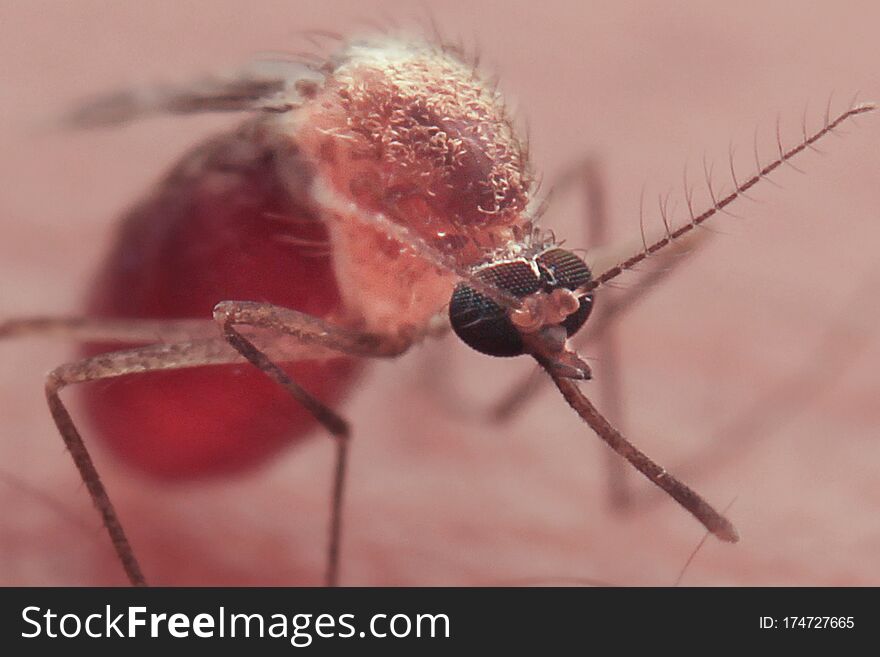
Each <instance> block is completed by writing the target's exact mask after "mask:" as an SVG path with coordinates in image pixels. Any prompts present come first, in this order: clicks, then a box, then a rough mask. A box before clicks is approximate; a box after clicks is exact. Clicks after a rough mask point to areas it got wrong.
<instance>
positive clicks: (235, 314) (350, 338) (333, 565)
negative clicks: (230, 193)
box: [214, 301, 412, 586]
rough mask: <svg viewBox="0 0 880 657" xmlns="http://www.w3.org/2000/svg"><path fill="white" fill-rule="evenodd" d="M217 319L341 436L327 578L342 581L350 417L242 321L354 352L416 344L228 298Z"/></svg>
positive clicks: (387, 352) (230, 338)
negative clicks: (302, 381) (316, 393)
mask: <svg viewBox="0 0 880 657" xmlns="http://www.w3.org/2000/svg"><path fill="white" fill-rule="evenodd" d="M214 319H215V321H216V322H217V323H218V324H220V328H221V329H222V331H223V337H224V338H226V341H227V342H228V343H229V344H230V345H232V347H233V348H234V349H235V350H236V351H237V352H238V353H240V354H241V355H242V356H244V358H245V359H247V361H248V362H250V363H251V364H252V365H253V366H254V367H256V368H258V369H259V370H261V371H262V372H263V373H264V374H266V376H268V377H269V378H270V379H272V380H273V381H275V382H276V383H277V384H278V385H280V386H281V387H283V388H284V389H285V390H287V392H289V393H290V394H291V396H293V398H294V399H296V400H297V401H298V402H299V403H300V404H302V405H303V406H304V407H305V408H306V409H307V410H308V411H309V413H311V414H312V415H313V416H314V417H315V419H317V420H318V421H319V422H320V423H321V424H322V425H323V426H324V427H325V428H326V429H327V430H328V431H329V432H330V433H331V434H332V435H333V437H334V438H335V439H336V465H335V467H334V472H333V488H332V493H331V497H330V499H331V503H330V535H329V537H328V542H327V570H326V575H325V583H326V585H327V586H336V585H337V584H338V583H339V554H340V545H341V542H342V504H343V499H344V496H345V480H346V473H347V469H348V448H349V438H350V435H351V431H350V427H349V425H348V422H346V421H345V420H344V419H343V418H341V417H340V416H339V415H337V414H336V413H335V412H334V411H333V410H332V409H330V408H328V407H327V406H325V405H324V404H322V403H321V402H320V400H318V399H316V398H315V397H313V396H312V395H310V394H309V393H308V392H307V391H306V390H304V389H303V388H302V387H301V386H300V385H298V384H297V383H296V382H295V381H294V380H293V379H291V378H290V376H289V375H288V374H287V373H286V372H285V371H284V370H283V369H281V368H280V367H279V366H278V365H277V364H276V363H275V362H273V361H272V359H271V358H270V357H269V356H268V355H267V354H266V353H265V352H263V351H261V350H260V349H259V348H258V347H257V346H256V345H255V344H254V343H253V342H251V341H250V340H249V339H248V338H246V337H245V336H244V335H242V334H241V333H240V332H239V331H238V330H236V328H235V327H236V326H247V327H251V328H256V329H269V330H272V331H273V332H278V333H280V334H282V335H289V336H292V337H294V338H296V339H297V340H301V341H302V342H304V343H306V344H314V345H317V346H321V347H324V348H327V349H332V350H334V351H339V352H342V353H346V354H349V355H352V356H369V357H374V358H386V357H394V356H398V355H400V354H402V353H403V352H404V351H406V350H407V349H408V348H409V346H410V345H411V343H412V341H411V339H407V338H403V337H395V336H384V335H378V334H371V333H359V332H355V331H348V330H346V329H341V328H339V327H336V326H333V325H331V324H328V323H327V322H324V321H323V320H320V319H317V318H315V317H311V316H309V315H305V314H303V313H301V312H297V311H295V310H290V309H287V308H281V307H279V306H273V305H271V304H261V303H254V302H248V301H224V302H221V303H219V304H217V305H216V306H215V307H214Z"/></svg>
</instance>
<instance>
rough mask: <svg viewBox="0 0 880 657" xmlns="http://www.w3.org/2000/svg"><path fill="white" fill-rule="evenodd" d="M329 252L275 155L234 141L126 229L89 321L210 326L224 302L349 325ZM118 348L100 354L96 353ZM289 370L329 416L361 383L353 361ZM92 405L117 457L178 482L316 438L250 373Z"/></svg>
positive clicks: (237, 369) (90, 393)
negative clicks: (341, 319)
mask: <svg viewBox="0 0 880 657" xmlns="http://www.w3.org/2000/svg"><path fill="white" fill-rule="evenodd" d="M327 240H328V237H327V233H326V229H325V227H324V226H323V224H322V223H321V222H320V220H319V219H318V218H317V217H316V216H315V215H314V214H313V213H312V212H311V211H310V210H309V209H308V208H306V207H305V205H304V204H303V203H302V202H301V201H298V200H296V199H294V198H292V196H291V194H290V193H289V191H288V189H287V187H286V186H285V185H283V184H282V183H281V181H280V180H279V177H278V174H277V172H276V168H275V159H274V156H273V154H272V152H271V151H270V150H267V149H263V148H260V147H259V146H256V145H255V144H254V143H252V142H251V141H250V140H249V139H248V138H246V137H245V136H240V135H238V134H236V135H230V136H225V137H222V138H219V139H216V140H214V141H211V142H209V143H207V144H206V145H204V146H202V147H200V148H198V149H196V150H195V151H193V152H192V153H191V154H190V155H189V156H187V157H186V158H185V159H184V161H183V162H182V163H181V164H180V165H179V166H178V167H177V168H176V169H175V170H174V171H172V173H171V174H170V175H169V176H168V177H167V178H166V179H165V180H164V181H163V182H162V183H161V184H160V186H159V187H158V189H157V190H156V192H155V193H154V194H153V195H152V196H151V197H149V198H148V199H147V200H146V201H145V202H143V203H142V204H141V205H139V206H137V207H136V208H135V209H134V210H133V211H132V212H130V213H129V215H128V216H127V217H126V218H125V221H124V223H123V225H122V227H121V232H120V234H119V235H118V237H117V241H116V244H115V245H114V247H113V250H112V251H111V253H110V255H109V257H108V259H107V261H106V262H105V263H104V265H103V268H102V270H101V272H100V273H99V276H98V278H97V280H96V282H95V285H94V287H93V289H92V293H91V296H90V299H89V302H88V308H87V310H88V313H89V314H90V315H91V316H97V317H117V318H119V317H131V318H153V319H156V318H202V319H209V318H210V317H211V315H212V310H213V308H214V305H215V304H216V303H217V302H219V301H223V300H229V299H232V300H249V301H266V302H270V303H273V304H276V305H280V306H285V307H287V308H292V309H295V310H299V311H302V312H304V313H308V314H310V315H313V316H316V317H322V318H331V319H332V318H334V317H337V316H341V315H342V314H343V313H342V309H341V307H340V304H341V301H340V295H339V290H338V286H337V281H336V278H335V275H334V272H333V267H332V256H331V255H330V252H329V244H328V243H327ZM218 335H219V329H218ZM120 348H121V347H120V346H119V345H89V346H87V348H86V352H87V353H88V354H89V355H92V354H95V353H99V352H101V351H107V350H109V349H112V350H117V349H120ZM284 368H285V369H286V370H287V371H288V372H289V373H290V374H291V375H292V376H293V378H294V379H295V380H296V381H297V382H298V383H299V384H300V385H302V386H303V387H304V388H305V389H306V390H308V391H309V392H311V393H312V394H314V395H316V396H317V397H318V398H319V399H321V400H322V401H323V402H325V403H327V404H329V405H331V406H332V405H334V404H335V403H336V402H337V401H339V400H340V398H341V397H342V396H343V395H344V394H345V392H346V391H347V389H348V388H349V387H350V384H351V383H352V381H353V380H354V378H355V374H356V371H357V369H358V368H357V364H356V362H355V361H354V360H352V359H349V358H339V359H334V360H331V361H323V362H319V361H302V362H298V363H292V364H286V365H284ZM83 394H84V397H85V404H86V408H87V411H88V413H89V414H90V416H91V419H92V422H93V425H95V428H96V429H97V431H98V432H99V433H100V434H101V436H102V437H103V438H104V440H105V441H106V442H107V443H108V444H109V445H110V447H111V448H112V449H113V451H114V452H115V453H116V454H117V455H119V456H120V457H121V458H122V459H123V460H125V461H126V462H127V463H129V464H131V465H133V466H135V467H137V468H138V469H141V470H143V471H146V472H147V473H149V474H152V475H156V476H162V477H167V478H186V477H194V476H203V475H215V474H223V473H228V472H233V471H237V470H241V469H243V468H246V467H248V466H251V465H254V464H257V463H259V462H260V461H262V460H264V459H266V458H268V457H270V456H271V455H272V454H274V453H275V452H277V451H278V450H279V449H281V448H283V447H284V446H285V445H287V444H289V443H291V442H292V441H295V440H297V439H298V438H301V437H302V436H304V435H305V434H306V433H307V432H308V431H309V430H311V429H313V428H314V427H315V424H316V423H315V421H314V420H313V419H312V417H311V416H310V415H309V414H308V413H307V412H306V411H305V410H304V409H303V408H302V407H301V406H300V405H299V404H297V403H296V402H295V401H294V400H292V399H291V398H290V397H289V395H288V394H287V393H286V392H285V391H284V390H283V389H281V388H280V387H279V386H278V385H277V384H275V383H273V382H272V381H271V380H269V379H268V378H267V377H266V376H265V375H264V374H263V373H261V372H259V371H258V370H257V369H255V368H254V367H252V366H251V365H249V364H242V365H227V366H211V367H199V368H193V369H187V370H176V371H165V372H151V373H147V374H138V375H129V376H125V377H120V378H117V379H111V380H109V381H103V382H99V383H96V384H91V385H89V386H86V387H85V390H84V393H83Z"/></svg>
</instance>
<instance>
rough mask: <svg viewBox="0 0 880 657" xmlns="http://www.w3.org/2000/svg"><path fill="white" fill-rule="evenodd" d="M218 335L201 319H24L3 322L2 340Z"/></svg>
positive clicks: (134, 341)
mask: <svg viewBox="0 0 880 657" xmlns="http://www.w3.org/2000/svg"><path fill="white" fill-rule="evenodd" d="M215 335H217V327H216V325H215V324H214V323H213V322H211V321H209V320H200V319H161V320H152V319H109V318H108V319H94V318H88V317H48V316H47V317H22V318H16V319H10V320H6V321H0V339H4V338H19V337H31V336H33V337H43V336H46V337H60V338H66V339H68V340H76V341H78V342H120V343H125V344H138V343H143V344H152V343H155V342H185V341H188V340H195V339H198V338H208V337H212V336H215Z"/></svg>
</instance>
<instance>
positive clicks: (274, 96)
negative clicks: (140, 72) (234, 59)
mask: <svg viewBox="0 0 880 657" xmlns="http://www.w3.org/2000/svg"><path fill="white" fill-rule="evenodd" d="M320 79H321V74H320V72H319V71H318V70H317V69H315V68H314V67H313V66H311V65H307V64H299V63H294V62H266V63H262V64H260V65H255V66H253V67H251V68H250V69H248V70H245V71H242V72H240V73H238V74H236V75H233V76H228V77H213V78H206V79H203V80H200V81H197V82H194V83H191V84H187V85H181V86H159V87H153V88H143V89H129V90H123V91H119V92H116V93H111V94H107V95H104V96H98V97H96V98H93V99H91V100H89V101H86V102H85V103H83V104H82V105H81V106H79V107H76V108H74V109H73V110H72V111H70V112H68V113H67V114H66V115H65V116H63V117H62V125H64V126H66V127H68V128H76V129H79V128H96V127H112V126H119V125H123V124H125V123H128V122H131V121H134V120H138V119H143V118H146V117H149V116H154V115H160V114H174V115H183V114H198V113H202V112H257V111H263V112H286V111H289V110H291V109H295V108H296V107H298V106H299V104H300V102H301V101H302V99H303V97H305V96H306V95H308V93H309V92H310V90H311V89H313V88H314V86H315V85H316V84H317V83H318V82H319V81H320Z"/></svg>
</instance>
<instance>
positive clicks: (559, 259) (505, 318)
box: [449, 245, 593, 357]
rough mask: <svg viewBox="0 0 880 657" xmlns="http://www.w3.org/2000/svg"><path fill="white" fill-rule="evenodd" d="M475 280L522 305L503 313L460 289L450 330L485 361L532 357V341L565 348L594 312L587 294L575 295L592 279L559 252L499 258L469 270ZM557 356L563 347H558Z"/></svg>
mask: <svg viewBox="0 0 880 657" xmlns="http://www.w3.org/2000/svg"><path fill="white" fill-rule="evenodd" d="M473 276H474V278H476V279H477V280H479V281H481V282H483V283H487V284H489V285H491V286H493V287H496V288H498V289H500V290H502V291H504V292H507V293H509V294H511V295H513V296H515V297H516V298H518V299H520V300H521V301H522V304H521V306H520V307H519V308H507V307H504V306H503V305H502V304H501V303H499V302H497V301H495V300H493V299H491V298H489V297H488V296H486V295H485V294H483V293H481V292H477V290H475V289H474V288H473V287H472V286H471V285H468V284H467V283H466V282H464V283H460V284H459V285H458V286H457V287H456V288H455V291H454V292H453V294H452V300H451V301H450V303H449V320H450V323H451V325H452V330H453V331H455V334H456V335H457V336H458V337H459V338H461V339H462V340H463V341H464V342H465V344H467V345H468V346H469V347H471V348H473V349H476V350H477V351H479V352H481V353H484V354H487V355H489V356H501V357H509V356H520V355H522V354H525V353H530V348H529V344H530V343H532V342H533V337H534V336H537V335H539V334H540V335H541V336H542V338H541V339H542V341H544V342H546V341H547V340H551V341H552V340H557V341H559V342H560V343H564V341H565V339H567V338H569V337H571V336H572V335H574V334H575V333H577V331H578V330H579V329H580V328H581V326H583V324H584V322H586V321H587V318H588V317H589V316H590V311H591V310H592V307H593V295H592V294H591V293H579V292H578V290H579V289H581V288H583V287H584V286H585V285H586V284H587V283H589V282H590V280H591V279H592V275H591V273H590V269H589V267H587V265H586V263H585V262H584V261H583V260H582V259H581V258H579V257H578V256H576V255H575V254H574V253H572V252H571V251H567V250H565V249H561V248H559V247H558V246H555V245H553V246H550V247H543V248H541V249H540V250H538V251H536V252H533V253H531V254H523V255H517V256H501V257H498V258H495V259H493V260H491V261H489V262H486V263H483V264H481V265H478V266H476V267H475V268H474V270H473ZM558 347H559V349H560V350H561V349H562V347H563V344H559V345H558Z"/></svg>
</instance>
